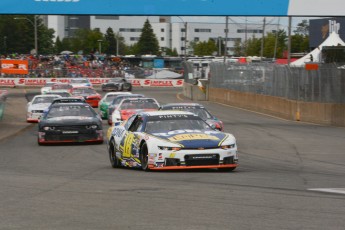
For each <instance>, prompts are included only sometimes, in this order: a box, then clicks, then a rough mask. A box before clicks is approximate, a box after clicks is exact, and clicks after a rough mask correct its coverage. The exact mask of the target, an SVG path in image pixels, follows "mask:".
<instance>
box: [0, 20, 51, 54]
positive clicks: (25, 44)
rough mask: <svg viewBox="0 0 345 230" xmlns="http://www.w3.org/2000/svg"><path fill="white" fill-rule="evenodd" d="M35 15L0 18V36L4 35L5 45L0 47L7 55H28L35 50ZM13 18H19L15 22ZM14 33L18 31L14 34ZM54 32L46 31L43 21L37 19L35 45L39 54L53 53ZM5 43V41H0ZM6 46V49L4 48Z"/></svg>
mask: <svg viewBox="0 0 345 230" xmlns="http://www.w3.org/2000/svg"><path fill="white" fill-rule="evenodd" d="M34 17H35V15H3V16H1V17H0V34H2V35H6V44H4V43H3V45H2V46H0V47H1V48H2V49H1V50H2V51H4V48H6V52H7V53H23V54H25V53H26V54H28V53H30V51H31V50H33V49H34V48H35V36H34V28H35V26H34V21H35V18H34ZM15 18H20V19H18V20H15ZM15 31H20V33H16V32H15ZM53 34H54V30H53V29H48V28H47V27H46V26H45V25H44V24H43V20H42V19H41V18H40V17H38V18H37V36H38V38H37V41H38V42H37V43H38V52H39V54H48V53H51V52H53V44H54V43H53V38H54V36H53ZM2 40H3V41H5V39H2ZM4 45H6V47H4Z"/></svg>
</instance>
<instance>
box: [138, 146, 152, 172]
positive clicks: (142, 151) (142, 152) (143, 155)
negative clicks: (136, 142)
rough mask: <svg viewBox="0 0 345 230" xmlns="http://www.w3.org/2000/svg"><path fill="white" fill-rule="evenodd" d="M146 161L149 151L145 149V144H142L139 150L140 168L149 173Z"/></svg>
mask: <svg viewBox="0 0 345 230" xmlns="http://www.w3.org/2000/svg"><path fill="white" fill-rule="evenodd" d="M148 161H149V151H148V149H147V144H146V143H144V144H143V145H142V146H141V148H140V162H141V168H142V169H143V170H144V171H149V170H150V169H149V167H148Z"/></svg>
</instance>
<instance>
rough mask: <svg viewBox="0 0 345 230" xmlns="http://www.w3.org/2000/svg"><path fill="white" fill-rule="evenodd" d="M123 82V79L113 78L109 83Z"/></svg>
mask: <svg viewBox="0 0 345 230" xmlns="http://www.w3.org/2000/svg"><path fill="white" fill-rule="evenodd" d="M123 81H124V79H122V78H112V79H110V80H109V81H108V82H109V83H118V82H123Z"/></svg>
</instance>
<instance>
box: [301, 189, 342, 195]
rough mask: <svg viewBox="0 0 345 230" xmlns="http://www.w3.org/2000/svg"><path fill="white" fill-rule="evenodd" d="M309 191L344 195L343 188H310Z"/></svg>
mask: <svg viewBox="0 0 345 230" xmlns="http://www.w3.org/2000/svg"><path fill="white" fill-rule="evenodd" d="M308 190H309V191H315V192H327V193H337V194H344V195H345V188H310V189H308Z"/></svg>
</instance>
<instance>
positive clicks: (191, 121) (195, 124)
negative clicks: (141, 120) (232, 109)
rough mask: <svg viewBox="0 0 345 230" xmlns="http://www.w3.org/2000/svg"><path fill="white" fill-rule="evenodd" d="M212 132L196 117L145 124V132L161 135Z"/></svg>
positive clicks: (154, 121)
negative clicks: (175, 131)
mask: <svg viewBox="0 0 345 230" xmlns="http://www.w3.org/2000/svg"><path fill="white" fill-rule="evenodd" d="M186 129H190V130H196V129H197V130H212V128H211V127H210V126H209V125H208V124H207V123H206V122H204V121H203V120H201V119H200V118H198V117H197V119H196V118H193V117H189V118H178V119H161V120H153V121H148V122H147V123H146V127H145V132H147V133H163V132H169V131H173V130H186Z"/></svg>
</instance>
